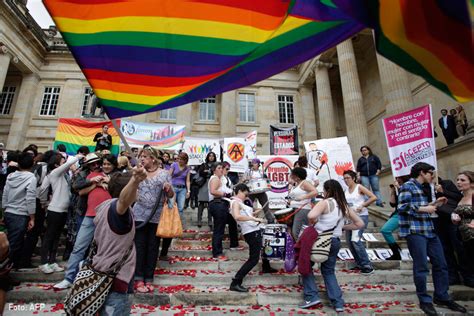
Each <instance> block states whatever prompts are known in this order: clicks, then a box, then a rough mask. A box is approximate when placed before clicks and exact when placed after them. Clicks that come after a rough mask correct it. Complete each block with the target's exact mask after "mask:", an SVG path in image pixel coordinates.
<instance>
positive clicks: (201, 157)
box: [183, 137, 221, 166]
mask: <svg viewBox="0 0 474 316" xmlns="http://www.w3.org/2000/svg"><path fill="white" fill-rule="evenodd" d="M183 151H184V152H185V153H187V154H188V156H189V161H188V164H189V165H190V166H198V165H200V164H202V163H204V161H205V160H206V156H207V154H209V153H210V152H214V153H215V154H216V160H217V161H220V159H221V145H220V144H219V139H217V138H216V139H209V138H194V137H192V138H191V137H186V139H185V141H184V144H183Z"/></svg>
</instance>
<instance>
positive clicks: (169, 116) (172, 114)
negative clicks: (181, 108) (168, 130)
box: [160, 108, 178, 121]
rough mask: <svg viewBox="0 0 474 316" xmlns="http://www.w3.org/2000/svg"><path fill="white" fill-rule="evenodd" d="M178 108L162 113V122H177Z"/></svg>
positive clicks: (162, 111)
mask: <svg viewBox="0 0 474 316" xmlns="http://www.w3.org/2000/svg"><path fill="white" fill-rule="evenodd" d="M177 110H178V108H172V109H166V110H161V111H160V119H162V120H170V121H171V120H176V111H177Z"/></svg>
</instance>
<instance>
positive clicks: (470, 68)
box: [332, 0, 474, 102]
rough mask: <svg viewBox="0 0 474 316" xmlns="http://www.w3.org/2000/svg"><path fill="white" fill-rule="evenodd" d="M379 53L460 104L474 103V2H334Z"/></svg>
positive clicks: (439, 0)
mask: <svg viewBox="0 0 474 316" xmlns="http://www.w3.org/2000/svg"><path fill="white" fill-rule="evenodd" d="M332 1H333V3H334V4H335V5H337V6H338V7H339V8H340V9H341V10H343V11H344V12H346V13H347V14H349V15H351V16H353V17H354V18H355V19H356V20H358V21H359V22H361V23H363V24H365V25H366V26H368V27H371V28H373V29H374V30H375V40H376V45H377V51H378V52H379V53H380V54H381V55H383V56H385V57H386V58H388V59H390V60H391V61H393V62H395V63H397V64H398V65H399V66H401V67H403V68H405V69H407V70H408V71H410V72H413V73H414V74H417V75H419V76H421V77H423V78H424V79H425V80H426V81H428V82H429V83H430V84H432V85H433V86H435V87H436V88H438V89H440V90H441V91H443V92H444V93H446V94H448V95H449V96H451V97H452V98H454V99H456V100H457V101H459V102H467V101H469V100H474V41H473V38H474V37H473V31H472V30H473V28H472V25H473V24H472V22H473V17H474V9H473V8H474V0H332Z"/></svg>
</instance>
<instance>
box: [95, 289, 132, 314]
mask: <svg viewBox="0 0 474 316" xmlns="http://www.w3.org/2000/svg"><path fill="white" fill-rule="evenodd" d="M131 311H132V300H131V299H130V294H125V293H117V292H110V293H109V295H107V298H106V299H105V303H104V306H103V307H102V309H101V310H100V316H128V315H130V312H131Z"/></svg>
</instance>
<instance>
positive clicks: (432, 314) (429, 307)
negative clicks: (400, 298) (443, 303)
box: [420, 303, 438, 316]
mask: <svg viewBox="0 0 474 316" xmlns="http://www.w3.org/2000/svg"><path fill="white" fill-rule="evenodd" d="M420 308H421V310H422V311H423V313H425V314H426V315H428V316H437V315H438V313H437V312H436V309H435V308H434V306H433V304H431V303H420Z"/></svg>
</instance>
